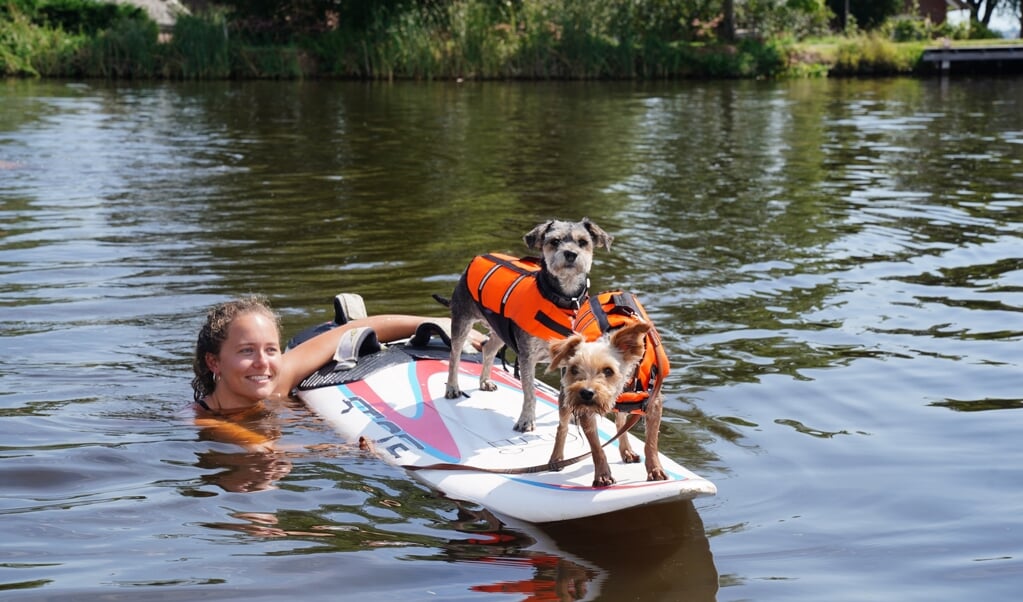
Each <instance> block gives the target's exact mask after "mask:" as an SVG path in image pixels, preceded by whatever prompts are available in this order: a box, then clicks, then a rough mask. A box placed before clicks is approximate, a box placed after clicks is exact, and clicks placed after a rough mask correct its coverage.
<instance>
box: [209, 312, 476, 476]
mask: <svg viewBox="0 0 1023 602" xmlns="http://www.w3.org/2000/svg"><path fill="white" fill-rule="evenodd" d="M443 320H446V319H443V318H427V317H423V316H412V315H401V314H381V315H376V316H369V317H363V318H356V319H353V320H351V321H348V322H346V323H345V324H343V325H341V326H338V327H336V328H333V329H331V330H328V331H326V332H323V333H320V334H318V335H316V336H315V337H313V338H310V339H308V340H306V341H304V342H302V343H301V344H299V345H296V346H295V347H292V348H290V349H288V350H287V351H285V350H283V349H282V347H281V342H280V338H281V335H280V325H279V321H278V318H277V315H276V314H274V312H273V310H272V309H271V308H270V306H269V304H268V302H267V300H266V299H265V298H264V297H262V296H258V295H253V296H248V297H243V298H241V299H237V300H234V301H227V302H225V303H220V304H218V305H216V306H214V307H213V308H211V309H210V310H209V312H208V313H207V315H206V322H205V324H203V326H202V329H201V330H200V331H199V337H198V340H197V341H196V344H195V356H194V357H193V360H192V369H193V371H194V372H195V377H194V378H193V379H192V390H193V396H194V401H195V412H196V425H197V426H199V427H201V428H202V433H201V437H202V438H203V439H210V440H214V441H219V442H223V443H233V444H236V445H240V446H242V447H244V448H245V450H246V452H249V453H250V454H251V453H252V452H273V451H274V450H275V446H274V442H275V440H276V439H277V438H278V437H279V436H280V425H279V424H277V421H275V420H272V419H270V418H272V414H273V412H271V411H270V409H269V408H268V407H267V406H266V402H279V401H285V400H287V399H288V398H289V395H290V393H291V391H292V390H293V389H294V388H295V387H296V386H297V385H298V384H299V383H300V382H301V381H302V380H303V379H304V378H305V377H307V376H309V375H310V374H312V373H313V372H314V371H316V370H317V369H318V368H319V367H320V366H322V365H324V364H325V363H327V362H328V361H329V360H330V359H331V358H332V357H333V356H334V353H335V350H336V349H337V346H338V344H339V342H340V340H341V337H342V335H343V334H344V333H345V332H348V331H350V330H352V329H354V328H361V327H369V328H372V329H373V331H374V332H375V333H376V336H377V339H378V340H379V341H382V342H390V341H395V340H399V339H404V338H408V337H411V336H412V335H413V334H414V333H415V331H416V328H417V327H419V325H420V324H423V323H424V322H435V323H437V322H441V321H443ZM477 343H478V342H477ZM281 460H283V459H281ZM276 472H280V471H276ZM285 472H286V471H285ZM275 476H278V477H279V476H282V475H280V474H277V475H275ZM248 490H252V489H248Z"/></svg>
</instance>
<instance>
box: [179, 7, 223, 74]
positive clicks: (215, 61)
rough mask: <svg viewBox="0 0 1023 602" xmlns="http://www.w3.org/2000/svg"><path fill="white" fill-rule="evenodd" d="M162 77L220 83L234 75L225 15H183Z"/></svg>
mask: <svg viewBox="0 0 1023 602" xmlns="http://www.w3.org/2000/svg"><path fill="white" fill-rule="evenodd" d="M163 56H164V65H163V69H162V71H163V74H164V75H165V76H167V77H174V78H183V79H218V78H225V77H228V76H230V75H231V51H230V43H229V38H228V32H227V21H226V19H225V18H224V14H223V13H209V14H206V15H203V16H201V17H197V16H192V15H182V16H180V17H178V19H177V21H176V22H175V23H174V29H173V32H172V34H171V40H170V43H169V44H167V45H166V47H165V48H164V50H163Z"/></svg>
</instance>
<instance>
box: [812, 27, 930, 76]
mask: <svg viewBox="0 0 1023 602" xmlns="http://www.w3.org/2000/svg"><path fill="white" fill-rule="evenodd" d="M925 47H926V45H925V44H920V43H918V44H896V43H894V42H892V41H891V40H889V39H887V38H885V37H884V36H882V35H879V34H876V33H871V34H867V35H862V36H858V37H855V38H850V39H849V40H847V41H845V42H843V43H841V44H839V46H838V52H837V55H836V58H835V64H834V65H833V66H832V68H831V73H832V74H835V75H897V74H908V73H912V72H913V71H914V70H915V69H916V68H917V65H919V64H920V57H921V56H922V55H923V51H924V48H925Z"/></svg>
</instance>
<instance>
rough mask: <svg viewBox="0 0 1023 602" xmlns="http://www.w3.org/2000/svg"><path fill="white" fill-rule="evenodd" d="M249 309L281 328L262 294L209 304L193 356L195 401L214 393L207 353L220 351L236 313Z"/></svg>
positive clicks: (236, 315)
mask: <svg viewBox="0 0 1023 602" xmlns="http://www.w3.org/2000/svg"><path fill="white" fill-rule="evenodd" d="M248 313H261V314H263V315H265V316H267V317H269V318H271V319H272V320H273V322H274V324H275V325H276V326H277V331H278V332H280V329H281V325H280V321H279V319H278V317H277V314H275V313H274V312H273V309H271V308H270V302H269V301H268V300H267V298H266V297H264V296H262V295H249V296H247V297H242V298H241V299H235V300H234V301H227V302H225V303H220V304H218V305H215V306H213V307H212V308H210V310H209V312H207V314H206V323H205V324H203V326H202V329H200V330H199V338H198V339H197V340H196V342H195V357H194V358H192V371H193V372H195V377H194V378H193V379H192V395H193V398H194V399H195V401H199V400H201V399H203V398H204V397H206V396H208V395H210V394H211V393H213V387H214V384H215V383H214V380H213V371H212V370H210V367H209V366H207V365H206V354H207V353H212V354H213V355H220V348H221V346H222V345H223V344H224V341H226V340H227V331H228V329H229V328H230V327H231V324H232V323H233V322H234V319H235V318H237V317H238V316H241V315H244V314H248Z"/></svg>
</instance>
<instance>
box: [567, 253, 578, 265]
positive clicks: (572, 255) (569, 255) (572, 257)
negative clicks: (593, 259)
mask: <svg viewBox="0 0 1023 602" xmlns="http://www.w3.org/2000/svg"><path fill="white" fill-rule="evenodd" d="M576 257H579V254H578V253H574V252H572V251H565V261H567V262H568V263H572V262H574V261H575V258H576Z"/></svg>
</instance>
